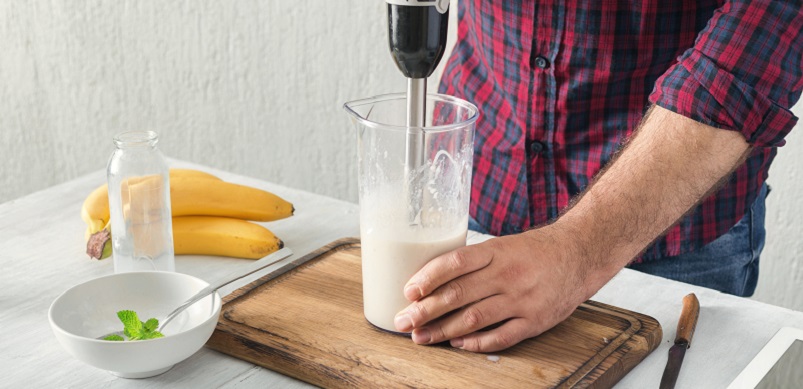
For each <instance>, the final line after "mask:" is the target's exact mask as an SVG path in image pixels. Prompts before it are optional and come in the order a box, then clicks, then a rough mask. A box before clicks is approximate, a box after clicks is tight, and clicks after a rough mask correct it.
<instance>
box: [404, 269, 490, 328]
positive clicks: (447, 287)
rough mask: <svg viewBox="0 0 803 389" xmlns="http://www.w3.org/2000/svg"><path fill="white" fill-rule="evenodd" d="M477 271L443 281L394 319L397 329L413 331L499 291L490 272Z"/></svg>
mask: <svg viewBox="0 0 803 389" xmlns="http://www.w3.org/2000/svg"><path fill="white" fill-rule="evenodd" d="M481 273H482V272H476V271H475V272H473V273H469V274H466V275H464V276H461V277H458V278H457V279H456V280H452V281H449V282H447V283H446V284H444V285H441V286H440V287H439V288H438V289H435V291H434V292H432V293H430V294H429V295H428V296H426V297H424V298H422V299H420V300H418V301H416V302H414V303H412V304H410V305H409V306H408V307H407V308H405V309H404V310H403V311H401V312H399V313H398V314H397V315H396V318H395V319H394V324H396V329H397V330H399V331H410V330H411V329H413V328H418V327H421V326H423V325H425V324H427V323H429V322H430V321H433V320H435V319H437V318H439V317H441V316H443V315H444V314H446V313H448V312H451V311H454V310H456V309H459V308H461V307H463V306H466V305H468V304H471V303H473V302H475V301H479V300H481V299H484V298H487V297H489V296H492V295H494V294H496V292H497V291H496V290H494V289H493V285H495V284H494V283H492V282H489V281H491V280H488V279H487V277H488V275H485V274H481Z"/></svg>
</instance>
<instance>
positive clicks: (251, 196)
mask: <svg viewBox="0 0 803 389" xmlns="http://www.w3.org/2000/svg"><path fill="white" fill-rule="evenodd" d="M170 206H171V208H172V211H173V216H174V217H176V216H191V215H206V216H221V217H230V218H237V219H244V220H255V221H263V222H267V221H273V220H279V219H284V218H286V217H290V216H292V215H293V212H294V211H295V208H293V204H291V203H289V202H287V201H285V200H284V199H282V198H281V197H279V196H276V195H275V194H273V193H270V192H266V191H264V190H261V189H257V188H251V187H248V186H244V185H237V184H232V183H230V182H225V181H209V180H196V179H192V178H189V177H176V179H172V178H171V179H170Z"/></svg>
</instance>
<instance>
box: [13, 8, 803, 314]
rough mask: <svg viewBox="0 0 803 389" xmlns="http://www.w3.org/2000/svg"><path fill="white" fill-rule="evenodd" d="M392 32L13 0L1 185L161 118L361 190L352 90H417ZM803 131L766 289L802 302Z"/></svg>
mask: <svg viewBox="0 0 803 389" xmlns="http://www.w3.org/2000/svg"><path fill="white" fill-rule="evenodd" d="M453 27H454V25H453ZM452 31H454V28H452ZM386 34H387V32H386V19H385V14H384V3H383V2H381V1H378V0H363V1H357V0H337V1H311V0H300V1H257V0H241V1H213V0H185V1H164V0H136V1H117V0H94V1H93V0H62V1H43V0H31V1H4V2H0V155H1V156H2V157H0V158H1V159H0V162H2V163H0V201H8V200H12V199H14V198H17V197H19V196H23V195H25V194H27V193H30V192H33V191H36V190H40V189H44V188H47V187H49V186H52V185H54V184H57V183H60V182H63V181H66V180H69V179H71V178H75V177H77V176H80V175H82V174H85V173H88V172H90V171H94V170H97V169H102V168H104V167H105V165H106V161H107V158H108V156H109V155H110V153H111V151H112V144H111V137H112V136H113V135H114V134H115V133H118V132H122V131H127V130H146V129H147V130H155V131H157V132H158V133H159V134H160V137H161V142H160V143H161V148H162V150H163V151H164V152H165V154H167V155H168V156H171V157H175V158H179V159H185V160H189V161H193V162H198V163H202V164H206V165H210V166H214V167H218V168H222V169H226V170H230V171H233V172H236V173H240V174H244V175H248V176H253V177H258V178H261V179H265V180H269V181H274V182H278V183H282V184H285V185H288V186H292V187H296V188H301V189H306V190H309V191H313V192H317V193H321V194H325V195H329V196H334V197H338V198H341V199H346V200H350V201H356V196H357V195H356V193H357V190H356V189H357V184H356V167H355V159H356V156H355V136H354V133H353V131H352V129H351V128H350V124H349V121H348V119H347V118H346V116H345V114H344V113H343V111H342V109H341V106H342V104H343V103H344V102H346V101H348V100H351V99H357V98H361V97H367V96H371V95H375V94H379V93H387V92H396V91H403V90H404V87H405V81H404V79H403V78H402V76H401V74H400V73H399V72H398V71H397V70H396V68H395V66H394V65H393V63H392V62H391V59H390V56H389V54H388V52H387V42H386V40H387V35H386ZM431 85H432V83H431ZM431 88H432V87H431ZM796 112H797V115H798V116H803V109H801V108H800V106H798V108H797V109H796ZM801 132H803V130H801V129H798V130H795V131H793V132H792V135H791V136H790V137H789V143H788V145H787V146H786V147H784V148H782V149H781V150H780V155H779V157H778V159H777V161H776V163H775V165H774V166H773V168H772V170H771V172H770V174H771V178H770V183H771V185H772V187H773V192H772V195H771V196H770V197H769V200H768V219H767V229H768V240H767V248H766V250H765V253H764V255H763V258H762V269H761V279H760V282H759V289H758V291H757V293H756V296H755V298H756V299H759V300H762V301H766V302H769V303H772V304H777V305H782V306H786V307H790V308H793V309H797V310H803V293H801V291H803V289H802V288H801V287H800V285H801V282H803V266H801V261H800V257H801V254H803V239H801V238H803V234H801V232H803V205H802V204H801V201H799V200H798V194H799V193H801V192H802V191H803V180H801V177H800V176H801V175H803V173H801V164H803V154H801V153H800V151H801V150H803V134H801ZM76 217H78V210H76Z"/></svg>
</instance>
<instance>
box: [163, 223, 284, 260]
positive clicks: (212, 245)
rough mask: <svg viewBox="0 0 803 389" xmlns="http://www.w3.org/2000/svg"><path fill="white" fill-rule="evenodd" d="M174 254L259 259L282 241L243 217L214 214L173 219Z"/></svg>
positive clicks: (281, 243) (280, 246) (275, 248)
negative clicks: (234, 217) (233, 217)
mask: <svg viewBox="0 0 803 389" xmlns="http://www.w3.org/2000/svg"><path fill="white" fill-rule="evenodd" d="M173 247H174V250H175V253H176V255H181V254H201V255H220V256H227V257H238V258H250V259H259V258H262V257H264V256H266V255H268V254H270V253H272V252H274V251H276V250H279V249H280V248H282V247H284V243H283V242H282V241H281V240H280V239H279V238H277V237H276V235H273V233H272V232H270V230H268V229H267V228H265V227H263V226H261V225H259V224H255V223H251V222H248V221H245V220H240V219H232V218H225V217H215V216H180V217H174V218H173Z"/></svg>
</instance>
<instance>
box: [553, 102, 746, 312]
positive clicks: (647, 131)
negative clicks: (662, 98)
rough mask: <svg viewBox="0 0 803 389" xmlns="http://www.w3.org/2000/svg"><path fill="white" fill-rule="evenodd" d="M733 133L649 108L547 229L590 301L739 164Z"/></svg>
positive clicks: (740, 149)
mask: <svg viewBox="0 0 803 389" xmlns="http://www.w3.org/2000/svg"><path fill="white" fill-rule="evenodd" d="M749 150H750V146H749V145H748V143H747V142H746V141H745V139H744V137H743V136H742V135H741V134H740V133H738V132H735V131H727V130H720V129H716V128H714V127H710V126H707V125H703V124H700V123H698V122H695V121H693V120H691V119H688V118H686V117H684V116H681V115H678V114H675V113H673V112H671V111H668V110H666V109H663V108H661V107H653V108H652V109H651V110H650V113H649V114H648V115H647V116H646V117H645V120H644V122H643V123H642V125H641V128H640V129H639V130H638V132H637V133H636V134H635V136H634V137H633V139H631V141H630V142H629V143H628V144H627V145H626V146H625V148H624V150H622V152H621V153H620V154H619V155H618V157H617V158H615V159H614V160H613V161H612V162H611V163H610V164H609V165H608V167H606V169H605V170H604V171H603V172H601V173H600V174H599V175H598V176H597V178H596V179H595V181H594V182H593V183H592V184H591V185H590V186H589V188H588V189H587V190H586V191H585V192H584V193H583V194H582V195H581V197H579V198H578V199H577V200H576V201H575V203H574V205H573V206H572V207H571V208H570V209H569V210H568V211H567V212H566V213H565V214H564V215H563V216H561V217H560V218H559V219H558V221H556V222H555V223H554V224H553V225H552V228H554V229H555V230H556V231H559V233H561V235H563V236H568V237H570V239H572V241H573V242H572V244H571V245H570V247H571V250H572V252H571V253H570V255H572V256H573V257H574V259H572V260H580V261H586V262H587V263H584V264H581V265H582V266H583V267H584V268H585V269H586V271H585V272H584V277H583V278H584V280H583V281H584V284H585V285H586V287H587V288H588V290H587V293H586V294H588V296H587V297H591V295H592V294H594V293H595V292H596V291H597V290H598V289H599V288H601V287H602V286H603V285H604V284H605V283H606V282H607V281H608V280H609V279H610V278H611V277H613V275H615V274H616V272H618V271H619V270H620V269H621V268H622V267H624V266H625V265H626V264H627V263H628V262H629V261H630V260H632V259H633V258H634V257H635V256H636V255H638V254H639V253H640V252H641V251H642V250H643V249H644V248H645V247H647V246H648V245H649V244H650V243H651V242H652V241H654V240H655V239H656V238H657V237H659V236H661V234H663V233H664V232H665V231H666V230H667V229H668V228H670V227H671V226H672V225H673V224H675V222H676V221H677V220H678V219H680V218H681V217H682V216H683V215H684V214H685V213H686V212H687V211H688V210H689V209H691V208H692V207H693V206H694V205H695V204H697V203H698V202H699V201H700V200H702V199H703V198H704V197H705V196H706V194H708V193H710V192H711V191H712V190H713V189H715V188H716V187H717V186H718V183H719V182H720V181H721V180H722V179H723V178H724V177H727V176H728V175H729V173H730V172H732V171H733V169H734V168H735V167H737V166H738V165H739V164H740V163H742V162H743V160H744V158H745V156H746V155H747V154H748V153H749Z"/></svg>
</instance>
